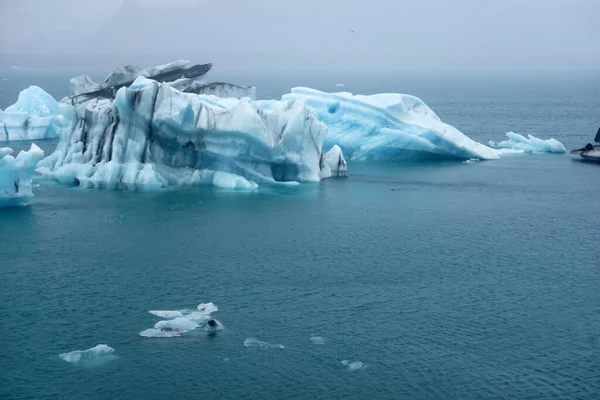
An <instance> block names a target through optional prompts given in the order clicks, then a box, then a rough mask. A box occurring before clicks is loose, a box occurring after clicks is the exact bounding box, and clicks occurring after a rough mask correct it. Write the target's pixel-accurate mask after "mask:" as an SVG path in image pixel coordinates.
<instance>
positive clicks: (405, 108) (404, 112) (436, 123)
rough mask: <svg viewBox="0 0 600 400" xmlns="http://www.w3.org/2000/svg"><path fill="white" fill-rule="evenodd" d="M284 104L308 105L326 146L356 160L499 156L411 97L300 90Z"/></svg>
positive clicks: (292, 93) (285, 98)
mask: <svg viewBox="0 0 600 400" xmlns="http://www.w3.org/2000/svg"><path fill="white" fill-rule="evenodd" d="M282 100H284V101H298V100H305V101H306V102H307V104H308V105H310V106H312V107H314V109H315V110H316V111H317V115H318V118H319V120H321V121H323V122H324V123H325V125H327V127H328V129H329V132H328V135H327V139H326V143H327V144H329V145H334V144H338V145H339V146H340V147H341V149H342V150H343V151H344V154H345V155H346V156H347V157H348V158H349V159H350V160H359V161H367V160H374V161H393V160H397V159H402V158H423V157H424V158H430V157H449V158H457V159H464V160H468V159H471V158H478V159H485V160H492V159H497V158H498V157H499V154H498V152H497V151H496V150H494V149H491V148H490V147H488V146H485V145H483V144H481V143H478V142H476V141H474V140H472V139H471V138H469V137H468V136H466V135H464V134H463V133H462V132H460V131H459V130H458V129H456V128H454V127H453V126H450V125H448V124H445V123H444V122H442V121H441V120H440V119H439V118H438V116H437V115H436V114H435V113H434V112H433V111H432V110H431V109H430V108H429V107H428V106H427V105H426V104H425V103H424V102H423V101H422V100H421V99H419V98H417V97H414V96H410V95H405V94H394V93H390V94H376V95H371V96H362V95H353V94H351V93H345V92H341V93H325V92H321V91H318V90H315V89H309V88H302V87H298V88H294V89H292V91H291V93H289V94H286V95H284V96H283V97H282Z"/></svg>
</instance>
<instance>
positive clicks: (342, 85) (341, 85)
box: [335, 83, 346, 87]
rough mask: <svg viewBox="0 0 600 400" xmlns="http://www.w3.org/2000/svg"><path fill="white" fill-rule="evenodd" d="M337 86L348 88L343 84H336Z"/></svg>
mask: <svg viewBox="0 0 600 400" xmlns="http://www.w3.org/2000/svg"><path fill="white" fill-rule="evenodd" d="M335 86H336V87H344V86H346V85H344V84H343V83H336V84H335Z"/></svg>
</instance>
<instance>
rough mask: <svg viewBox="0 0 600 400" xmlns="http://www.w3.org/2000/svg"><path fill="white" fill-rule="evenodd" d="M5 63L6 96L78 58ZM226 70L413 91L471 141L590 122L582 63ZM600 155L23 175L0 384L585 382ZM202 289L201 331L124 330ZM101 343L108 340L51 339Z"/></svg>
mask: <svg viewBox="0 0 600 400" xmlns="http://www.w3.org/2000/svg"><path fill="white" fill-rule="evenodd" d="M4 72H6V74H12V75H10V76H7V77H8V78H9V79H10V80H8V81H0V108H5V107H6V106H7V105H9V104H11V103H12V102H13V101H14V100H15V99H16V95H17V94H18V91H19V90H20V89H22V88H24V87H26V86H27V85H29V84H38V85H40V86H42V87H43V88H45V89H47V90H48V91H49V92H50V93H51V94H53V95H54V96H56V97H60V96H61V95H64V94H66V92H65V91H66V87H67V86H66V82H67V80H68V77H69V76H71V75H73V74H72V72H68V73H58V72H56V73H41V72H39V71H38V72H36V73H33V72H23V71H12V72H11V71H4ZM6 74H5V75H6ZM216 78H217V77H215V79H216ZM219 78H221V77H219ZM223 79H227V80H233V81H234V82H239V83H255V84H256V85H257V86H258V87H259V95H260V96H261V97H279V96H280V95H281V94H282V93H284V92H285V91H287V90H288V89H289V88H290V87H292V86H296V85H305V86H313V87H316V88H318V89H323V90H331V91H333V90H340V89H345V90H348V91H354V92H362V93H373V92H381V91H394V92H408V93H411V94H415V95H417V96H420V97H421V98H422V99H423V100H424V101H425V102H426V103H428V104H429V105H430V106H431V107H432V108H433V109H434V110H435V111H436V112H437V113H438V115H440V117H441V118H442V119H443V120H445V121H446V122H448V123H451V124H453V125H455V126H456V127H458V128H459V129H461V130H462V131H463V132H465V133H466V134H468V135H469V136H471V137H472V138H474V139H475V140H478V141H481V142H483V143H487V141H488V140H500V139H502V138H503V135H504V132H505V131H515V132H518V133H522V134H527V133H532V134H534V135H536V136H538V137H542V138H549V137H554V138H556V139H558V140H560V141H562V142H563V143H564V144H565V146H566V147H567V148H569V149H570V148H574V147H578V146H582V145H584V144H585V143H587V142H589V141H590V140H591V139H592V137H593V134H594V133H595V131H596V130H597V128H598V125H599V123H600V114H599V112H600V98H599V97H600V94H599V93H600V90H599V88H600V81H599V80H598V78H597V75H593V74H587V75H586V74H580V75H570V74H557V75H551V76H537V77H534V76H524V77H507V76H492V77H487V78H485V79H484V77H482V76H464V75H463V76H460V77H454V76H430V77H422V76H421V77H419V76H404V75H402V74H398V75H395V76H375V75H373V76H354V77H353V76H343V77H329V76H313V77H288V76H282V77H276V76H275V77H273V76H270V77H261V76H254V77H253V76H240V77H239V78H237V79H236V77H228V76H224V77H223ZM339 82H343V83H344V84H345V85H346V87H345V88H339V87H335V84H336V83H339ZM61 90H62V91H63V92H61ZM38 144H39V145H40V147H42V148H43V149H44V150H45V151H46V152H47V153H49V152H51V151H52V149H53V147H54V146H56V142H55V141H41V142H38ZM11 146H12V147H14V148H15V149H22V148H26V147H29V143H16V142H15V143H11ZM599 173H600V166H599V165H595V164H588V163H584V162H580V161H578V160H576V159H571V158H570V157H569V156H567V155H524V156H515V157H509V158H504V159H501V160H496V161H489V162H479V163H474V164H463V163H462V162H460V161H444V162H419V163H416V162H404V163H394V164H385V163H381V164H375V163H373V164H371V163H369V164H363V163H350V164H349V177H348V178H347V179H340V180H327V181H323V182H321V183H318V184H304V185H300V186H298V187H289V188H274V187H271V188H270V187H265V188H261V190H260V191H258V192H256V193H236V192H230V191H223V190H218V189H215V188H212V187H200V188H192V189H184V190H165V191H161V192H158V193H144V192H130V191H102V190H101V191H97V190H88V189H81V188H71V187H67V186H64V185H60V184H58V183H52V182H45V181H41V180H36V181H35V184H36V186H37V185H39V186H38V187H36V188H35V195H36V196H35V198H34V200H33V204H32V205H31V206H30V207H25V208H12V209H0V276H1V279H0V293H1V300H2V301H1V302H0V318H1V320H2V324H1V325H0V337H2V338H3V344H2V346H1V350H0V371H2V373H0V398H2V399H10V400H13V399H107V398H110V399H131V398H145V399H160V400H163V399H165V398H200V397H203V398H223V399H228V398H232V399H233V398H245V399H271V398H272V399H281V398H302V399H304V398H307V399H308V398H324V399H330V398H331V399H342V398H343V399H349V398H356V399H363V398H374V399H395V398H440V399H450V398H462V399H470V398H562V399H572V398H580V399H594V398H598V397H599V396H600V372H599V371H600V357H598V356H599V354H600V350H599V349H600V309H599V305H600V291H599V290H598V287H600V258H599V256H598V241H599V239H600V214H599V213H598V211H599V205H600V184H599ZM209 301H211V302H214V303H215V304H216V305H217V306H218V307H219V311H218V312H217V313H215V314H214V316H215V317H216V318H217V319H218V320H219V321H221V322H222V323H223V324H224V325H225V327H226V329H224V330H222V331H219V332H218V334H217V335H207V334H205V332H204V331H202V332H200V333H198V334H196V335H193V336H190V337H181V338H167V339H149V338H142V337H140V336H139V332H141V331H143V330H145V329H147V328H150V327H152V325H154V324H155V323H156V322H157V321H158V320H159V318H157V317H155V316H153V315H151V314H149V313H148V311H149V310H178V309H184V308H194V307H196V306H197V305H198V304H199V303H203V302H204V303H205V302H209ZM311 337H321V338H323V341H324V344H315V343H314V341H311ZM248 338H256V339H258V340H259V341H264V342H267V343H270V344H272V345H279V344H281V345H283V346H284V347H283V348H268V347H266V348H260V347H259V348H255V347H246V346H244V342H245V341H246V339H248ZM97 344H107V345H109V346H110V347H112V348H114V349H115V353H114V355H116V357H113V358H111V359H110V360H109V361H107V362H106V363H98V364H97V365H93V366H80V365H77V364H72V363H67V362H64V361H62V360H61V359H60V358H59V354H63V353H68V352H71V351H73V350H85V349H89V348H92V347H94V346H96V345H97Z"/></svg>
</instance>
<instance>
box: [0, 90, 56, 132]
mask: <svg viewBox="0 0 600 400" xmlns="http://www.w3.org/2000/svg"><path fill="white" fill-rule="evenodd" d="M62 123H63V116H62V115H61V110H60V106H59V104H58V103H57V102H56V100H54V98H53V97H52V96H50V95H49V94H48V93H46V92H45V91H44V90H43V89H42V88H40V87H37V86H31V87H29V88H27V89H25V90H23V91H21V93H19V99H18V100H17V102H16V103H15V104H13V105H12V106H10V107H8V108H7V109H6V110H4V111H2V110H0V142H1V141H13V140H39V139H49V138H55V137H58V136H59V134H60V129H61V127H62Z"/></svg>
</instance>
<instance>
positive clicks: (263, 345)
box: [244, 338, 285, 350]
mask: <svg viewBox="0 0 600 400" xmlns="http://www.w3.org/2000/svg"><path fill="white" fill-rule="evenodd" d="M244 346H246V347H256V348H260V349H263V350H269V349H283V348H285V347H284V346H283V345H282V344H271V343H268V342H262V341H260V340H258V339H255V338H248V339H246V340H244Z"/></svg>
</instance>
